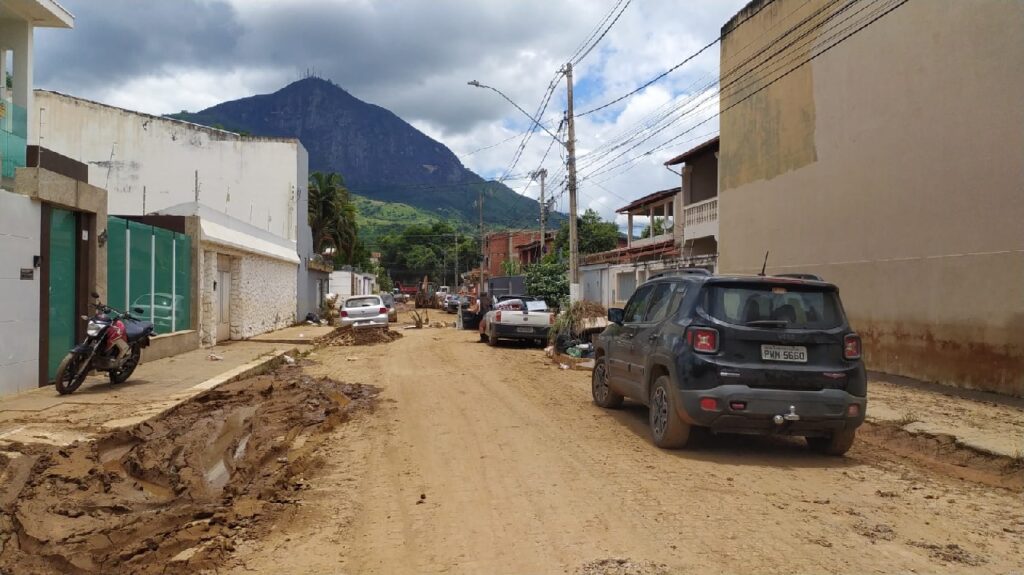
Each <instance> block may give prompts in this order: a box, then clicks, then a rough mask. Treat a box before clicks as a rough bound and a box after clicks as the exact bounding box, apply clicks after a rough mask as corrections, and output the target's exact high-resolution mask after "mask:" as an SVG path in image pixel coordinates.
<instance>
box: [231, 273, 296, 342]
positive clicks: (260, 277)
mask: <svg viewBox="0 0 1024 575" xmlns="http://www.w3.org/2000/svg"><path fill="white" fill-rule="evenodd" d="M231 262H232V266H231V295H232V300H231V339H248V338H250V337H253V336H256V335H259V334H261V333H266V332H268V331H273V330H275V329H281V328H284V327H288V326H290V325H292V323H294V321H295V282H296V275H295V273H296V268H297V266H296V265H294V264H290V263H288V262H283V261H280V260H275V259H271V258H265V257H259V256H254V255H251V254H244V255H241V256H239V257H235V258H233V259H232V260H231Z"/></svg>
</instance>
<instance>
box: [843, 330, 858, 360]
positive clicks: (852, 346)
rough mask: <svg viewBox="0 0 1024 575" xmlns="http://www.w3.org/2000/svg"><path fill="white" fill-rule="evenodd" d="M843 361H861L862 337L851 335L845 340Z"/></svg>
mask: <svg viewBox="0 0 1024 575" xmlns="http://www.w3.org/2000/svg"><path fill="white" fill-rule="evenodd" d="M843 359H860V336H859V335H857V334H855V333H851V334H848V335H847V336H846V337H844V338H843Z"/></svg>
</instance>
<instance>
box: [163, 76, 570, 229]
mask: <svg viewBox="0 0 1024 575" xmlns="http://www.w3.org/2000/svg"><path fill="white" fill-rule="evenodd" d="M172 117H174V118H177V119H180V120H186V121H189V122H194V123H197V124H204V125H207V126H217V127H223V128H225V129H227V130H231V131H237V132H247V133H250V134H253V135H256V136H277V137H295V138H298V139H299V140H300V141H301V142H302V144H303V146H305V148H306V150H307V151H308V152H309V169H310V171H334V172H338V173H340V174H341V175H342V177H344V179H345V183H346V185H347V186H348V188H349V190H350V191H351V192H352V193H354V194H358V195H360V196H364V197H366V198H369V199H371V200H377V201H379V202H397V203H401V204H407V205H408V206H412V207H413V208H418V210H416V211H417V212H418V213H419V215H418V216H417V219H423V217H425V216H424V214H425V215H426V216H429V215H430V214H437V215H438V216H439V217H441V218H457V219H460V220H462V223H463V224H464V225H468V224H470V223H472V224H476V222H477V221H478V213H477V208H476V200H477V195H478V192H479V191H480V190H481V189H483V190H484V221H485V223H487V224H490V225H491V226H499V227H526V226H531V227H532V226H535V225H537V224H536V220H537V214H538V211H539V207H538V205H537V202H536V200H532V199H530V198H527V197H524V196H521V195H519V194H517V193H515V192H514V191H512V190H511V189H510V188H508V187H507V186H505V185H503V184H498V183H496V182H487V181H485V180H484V179H483V178H481V177H480V176H478V175H477V174H475V173H473V172H472V171H470V170H469V169H467V168H466V167H465V166H463V165H462V162H460V161H459V159H458V157H456V156H455V154H453V153H452V151H451V150H449V149H448V148H447V147H446V146H445V145H444V144H442V143H440V142H438V141H436V140H433V139H432V138H430V137H429V136H427V135H426V134H424V133H423V132H420V131H419V130H417V129H416V128H414V127H413V126H411V125H410V124H409V123H407V122H406V121H404V120H402V119H401V118H399V117H398V116H396V115H395V114H393V113H392V112H390V111H389V110H386V109H385V108H382V107H380V106H376V105H373V104H369V103H367V102H363V101H362V100H360V99H358V98H356V97H354V96H352V95H351V94H349V93H348V92H346V91H345V90H343V89H342V88H341V87H340V86H337V85H336V84H334V83H332V82H330V81H327V80H323V79H320V78H306V79H303V80H299V81H297V82H293V83H292V84H289V85H288V86H285V87H284V88H282V89H280V90H278V91H277V92H274V93H273V94H264V95H259V96H251V97H248V98H242V99H240V100H234V101H231V102H224V103H223V104H218V105H216V106H213V107H212V108H207V109H205V110H203V111H201V112H196V113H186V112H183V113H181V114H174V115H173V116H172ZM374 207H375V214H374V220H373V221H374V222H375V223H374V224H373V225H374V226H387V225H388V224H389V222H390V223H392V224H394V225H402V223H403V219H407V217H408V216H409V214H408V211H407V210H402V209H401V208H395V209H393V210H389V209H382V208H381V206H379V205H377V206H374ZM392 212H399V213H402V214H404V216H405V217H404V218H398V219H396V220H394V221H393V222H392V221H391V220H389V219H388V217H387V216H386V215H385V214H388V213H392ZM364 219H365V218H364ZM551 219H552V220H553V221H552V223H551V225H552V226H555V225H558V223H559V222H560V221H562V220H563V219H564V216H563V215H562V214H552V215H551ZM378 231H379V230H378ZM374 235H376V234H374Z"/></svg>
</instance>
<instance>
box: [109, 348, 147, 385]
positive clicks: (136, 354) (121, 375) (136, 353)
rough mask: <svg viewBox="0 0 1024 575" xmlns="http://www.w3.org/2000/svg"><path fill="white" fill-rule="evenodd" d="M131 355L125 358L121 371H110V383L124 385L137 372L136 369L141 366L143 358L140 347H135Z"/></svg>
mask: <svg viewBox="0 0 1024 575" xmlns="http://www.w3.org/2000/svg"><path fill="white" fill-rule="evenodd" d="M129 353H130V354H131V355H129V356H128V357H127V358H125V360H124V364H123V365H122V366H121V369H112V370H110V372H109V375H110V383H124V382H126V381H128V378H129V377H131V376H132V373H134V372H135V368H136V367H138V366H139V359H140V358H141V357H142V350H140V349H139V346H137V345H133V346H132V350H131V351H130V352H129Z"/></svg>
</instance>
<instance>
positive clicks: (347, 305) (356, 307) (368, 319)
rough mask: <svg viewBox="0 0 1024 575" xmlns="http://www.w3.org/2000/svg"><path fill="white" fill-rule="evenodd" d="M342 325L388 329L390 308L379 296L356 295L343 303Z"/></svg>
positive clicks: (341, 309)
mask: <svg viewBox="0 0 1024 575" xmlns="http://www.w3.org/2000/svg"><path fill="white" fill-rule="evenodd" d="M339 315H340V316H341V317H340V318H339V320H340V322H341V325H343V326H346V325H348V326H352V327H387V326H388V308H387V306H385V305H384V302H383V301H382V300H381V299H380V296H379V295H356V296H351V297H347V298H345V300H344V301H343V302H342V303H341V307H340V314H339Z"/></svg>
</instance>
